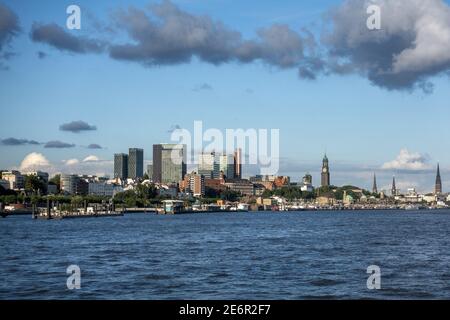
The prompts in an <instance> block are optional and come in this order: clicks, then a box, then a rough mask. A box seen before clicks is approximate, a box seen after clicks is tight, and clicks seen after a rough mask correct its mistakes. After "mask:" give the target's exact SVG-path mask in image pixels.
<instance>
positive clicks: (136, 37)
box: [0, 0, 450, 192]
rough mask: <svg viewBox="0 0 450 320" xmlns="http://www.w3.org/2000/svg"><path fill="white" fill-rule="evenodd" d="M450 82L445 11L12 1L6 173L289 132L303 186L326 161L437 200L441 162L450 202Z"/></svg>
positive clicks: (3, 61)
mask: <svg viewBox="0 0 450 320" xmlns="http://www.w3.org/2000/svg"><path fill="white" fill-rule="evenodd" d="M373 3H375V4H378V5H380V7H381V30H375V31H374V30H368V29H367V26H366V19H367V18H368V14H367V12H366V7H367V6H368V5H369V4H373ZM424 3H425V4H424ZM72 4H76V5H78V6H79V7H80V8H81V29H80V30H69V29H68V28H67V27H66V20H67V18H68V16H69V15H68V14H67V13H66V8H67V7H68V6H69V5H72ZM424 6H425V7H424ZM449 74H450V5H449V3H448V2H445V1H443V0H427V1H419V0H397V1H392V0H373V1H363V0H349V1H340V0H320V1H301V2H300V1H293V0H292V1H291V0H284V1H282V2H280V1H254V0H248V1H231V0H208V1H206V0H181V1H175V0H173V1H164V0H162V1H148V0H145V1H138V0H134V1H126V2H125V1H95V2H93V1H39V2H38V1H24V0H15V1H5V0H0V110H1V115H2V122H1V125H0V169H23V170H25V169H29V168H42V169H46V170H48V171H50V172H51V173H56V172H65V173H88V174H112V170H113V165H112V159H113V155H114V153H121V152H127V151H128V148H131V147H139V148H143V149H144V151H145V160H146V161H147V163H148V162H149V161H150V160H151V158H152V154H151V152H152V145H153V144H154V143H162V142H171V141H170V135H171V132H172V130H173V129H174V128H186V129H188V130H192V129H193V125H194V121H203V126H204V128H205V129H207V128H218V129H220V130H225V129H228V128H230V129H237V128H243V129H250V128H255V129H269V130H270V129H280V161H281V168H280V171H279V175H289V176H291V177H292V180H293V181H298V180H299V179H300V178H301V177H302V176H303V175H304V174H305V173H306V172H310V173H312V174H313V177H314V181H313V182H314V183H315V184H316V185H317V184H318V183H319V181H320V176H319V173H320V167H321V161H322V158H323V155H324V153H325V152H326V153H327V155H328V158H329V159H330V169H331V179H332V183H333V184H335V185H345V184H352V185H357V186H360V187H363V188H368V189H370V188H371V186H372V179H373V174H374V173H376V175H377V179H378V187H379V189H389V188H390V183H391V181H392V176H393V175H395V176H396V179H397V185H398V186H399V187H400V188H401V189H402V190H406V188H409V187H416V188H417V189H418V190H419V191H423V192H431V191H432V190H433V187H434V179H435V172H436V165H437V163H438V162H439V163H440V166H441V173H442V179H443V184H444V191H450V154H449V152H448V145H447V141H448V140H449V137H450V129H449V126H448V119H450V108H449V107H448V101H450V91H449V90H448V89H449V84H450V82H449V81H450V79H449V77H448V75H449ZM251 173H255V172H251V171H248V172H247V175H249V174H251ZM244 174H245V173H244Z"/></svg>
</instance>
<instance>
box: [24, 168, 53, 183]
mask: <svg viewBox="0 0 450 320" xmlns="http://www.w3.org/2000/svg"><path fill="white" fill-rule="evenodd" d="M24 175H25V176H35V177H38V178H39V179H40V180H41V181H42V182H43V183H44V184H45V186H47V185H48V179H49V175H48V173H47V172H42V171H31V172H26V173H25V174H24Z"/></svg>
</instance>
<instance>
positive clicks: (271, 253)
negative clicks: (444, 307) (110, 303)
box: [0, 211, 450, 299]
mask: <svg viewBox="0 0 450 320" xmlns="http://www.w3.org/2000/svg"><path fill="white" fill-rule="evenodd" d="M449 235H450V211H439V212H437V211H435V212H428V211H426V212H405V211H398V212H373V211H372V212H355V211H352V212H344V211H341V212H317V213H314V212H302V213H294V212H292V213H248V214H198V215H180V216H156V215H150V214H134V215H127V216H125V217H119V218H98V219H95V218H94V219H79V220H62V221H33V220H32V219H31V218H30V217H27V216H25V217H24V216H22V217H7V218H6V219H0V241H1V246H0V280H1V282H0V299H313V298H335V299H346V298H355V299H360V298H364V299H367V298H368V299H372V298H375V299H376V298H381V299H449V298H450V237H449ZM72 264H77V265H79V266H80V268H81V272H82V289H81V290H79V291H69V290H68V289H67V287H66V280H67V275H66V268H67V267H68V266H69V265H72ZM369 265H378V266H380V267H381V269H382V290H380V291H369V290H368V289H367V286H366V281H367V277H368V275H367V274H366V270H367V267H368V266H369Z"/></svg>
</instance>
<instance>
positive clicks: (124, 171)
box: [114, 153, 128, 180]
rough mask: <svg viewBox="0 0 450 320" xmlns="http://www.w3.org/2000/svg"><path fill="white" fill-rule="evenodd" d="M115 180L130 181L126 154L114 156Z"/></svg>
mask: <svg viewBox="0 0 450 320" xmlns="http://www.w3.org/2000/svg"><path fill="white" fill-rule="evenodd" d="M114 179H122V180H124V179H128V155H127V154H125V153H118V154H115V155H114Z"/></svg>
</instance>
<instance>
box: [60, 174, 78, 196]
mask: <svg viewBox="0 0 450 320" xmlns="http://www.w3.org/2000/svg"><path fill="white" fill-rule="evenodd" d="M60 180H61V192H63V193H65V194H75V193H76V190H77V182H78V176H76V175H73V174H61V178H60Z"/></svg>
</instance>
